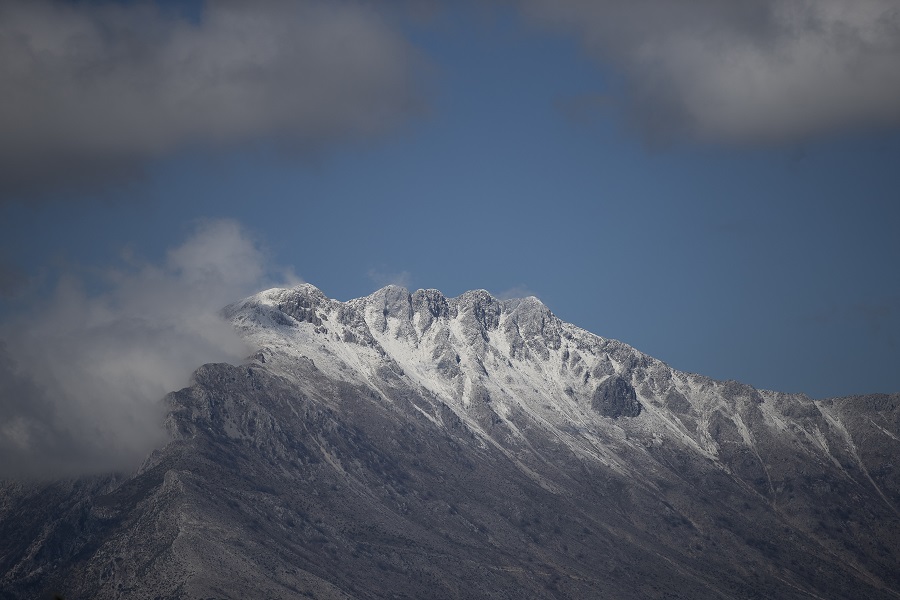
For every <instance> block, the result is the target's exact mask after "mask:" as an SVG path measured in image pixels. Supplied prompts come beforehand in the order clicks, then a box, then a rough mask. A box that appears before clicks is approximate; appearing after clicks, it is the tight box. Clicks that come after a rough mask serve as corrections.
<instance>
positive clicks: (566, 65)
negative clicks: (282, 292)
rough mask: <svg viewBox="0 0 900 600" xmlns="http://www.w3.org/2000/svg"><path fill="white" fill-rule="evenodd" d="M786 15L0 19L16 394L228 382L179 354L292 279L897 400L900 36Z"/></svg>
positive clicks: (7, 291) (865, 11) (195, 350)
mask: <svg viewBox="0 0 900 600" xmlns="http://www.w3.org/2000/svg"><path fill="white" fill-rule="evenodd" d="M788 4H790V2H789V0H752V1H750V2H747V3H745V4H742V5H741V7H737V6H735V7H732V8H723V7H722V6H721V5H720V4H717V3H713V2H707V1H705V0H689V1H686V2H684V3H683V4H681V8H680V9H679V10H678V11H676V12H672V11H673V9H672V7H671V6H670V5H669V4H667V3H665V2H662V0H660V1H655V0H641V1H640V2H632V3H628V2H624V1H620V0H606V1H604V2H596V3H587V2H582V1H579V0H562V1H559V2H550V1H549V0H522V1H517V2H497V3H496V4H494V3H477V4H475V3H471V4H470V3H454V4H452V5H450V4H449V3H442V2H438V1H434V2H410V3H390V4H388V3H378V2H368V3H355V2H346V3H340V5H338V3H322V2H316V1H312V0H304V1H302V2H298V3H295V4H290V5H289V4H285V3H278V2H272V3H260V4H258V5H257V4H254V6H255V8H253V9H250V8H246V7H241V6H240V4H239V3H230V2H222V3H220V4H219V5H218V8H212V7H209V6H206V5H205V4H203V3H202V2H192V3H186V4H184V5H182V4H180V3H177V2H167V3H161V4H157V5H154V4H146V3H145V4H141V3H129V2H125V3H117V4H110V3H91V2H80V3H64V2H32V3H25V2H9V3H6V4H5V5H4V6H3V7H2V8H0V23H5V25H0V56H6V57H7V58H6V59H0V63H2V64H0V77H2V78H4V79H6V81H7V83H6V84H0V90H3V91H0V99H3V98H4V95H5V96H6V98H5V100H6V101H5V102H0V112H2V113H3V114H2V115H0V132H3V134H2V135H0V138H3V139H5V141H3V142H2V148H0V158H2V159H3V162H4V164H5V166H3V167H2V168H0V196H2V197H0V293H2V297H0V309H2V317H3V324H2V327H0V331H2V333H3V336H4V339H3V341H4V346H5V348H6V350H5V352H6V355H7V356H6V360H7V362H8V363H9V364H14V365H17V367H16V368H13V369H12V370H11V371H10V370H9V369H6V370H4V372H5V373H6V372H18V373H19V374H20V375H21V374H22V373H25V374H26V379H29V381H30V383H28V385H29V386H32V387H33V385H32V384H35V382H37V384H36V385H38V386H39V387H40V386H42V385H43V386H45V387H47V388H48V389H54V388H53V386H54V385H57V386H59V388H60V389H62V388H63V387H70V386H68V383H67V382H70V381H71V380H72V379H73V378H77V377H78V376H79V375H78V374H79V373H81V371H79V369H81V368H85V369H90V368H97V367H96V364H101V363H102V364H105V363H104V362H103V361H105V360H108V357H110V356H117V357H121V356H132V352H133V351H135V347H134V346H133V344H138V345H142V344H143V346H141V347H142V348H144V349H146V350H147V352H151V353H152V350H153V349H154V348H159V349H164V350H160V352H165V353H167V354H172V355H173V356H176V355H177V356H178V358H179V360H180V361H181V362H182V363H184V364H182V365H180V366H179V368H177V369H175V368H174V367H172V365H171V364H169V363H165V362H160V363H159V366H158V368H156V367H154V368H153V369H150V370H147V369H146V368H145V363H146V362H147V360H146V357H145V354H141V355H140V356H142V357H144V358H135V359H134V360H135V361H138V360H140V361H143V362H142V366H140V367H138V366H133V365H132V366H133V369H134V378H135V380H140V381H144V380H148V379H149V378H154V379H155V380H160V381H164V382H165V384H166V385H167V386H169V387H177V386H178V385H180V384H181V385H183V383H179V382H180V381H181V380H182V379H184V378H185V377H186V373H189V370H190V368H195V367H196V366H199V364H202V362H205V361H208V360H218V359H236V358H237V356H231V355H230V354H229V353H228V352H224V351H223V352H224V354H223V352H220V351H219V350H221V348H222V347H225V346H227V345H228V344H229V343H230V342H228V341H222V338H219V337H217V335H218V334H215V335H213V334H211V333H210V332H209V331H207V330H202V331H201V330H199V329H198V330H197V332H196V333H197V335H196V336H195V337H194V338H189V337H185V336H181V335H179V337H178V338H177V340H174V341H173V339H170V338H167V337H165V335H163V333H160V332H161V331H163V330H167V331H168V330H171V331H176V330H177V331H185V330H190V331H194V330H193V329H192V327H193V326H192V325H189V323H193V322H199V321H200V320H202V319H203V318H204V315H205V314H206V312H209V311H210V310H212V307H213V306H214V305H224V304H225V303H227V302H230V301H232V300H236V299H238V298H239V297H240V296H241V295H242V294H249V293H251V292H253V291H255V290H256V289H258V288H260V287H261V286H265V285H274V284H278V283H289V282H292V281H297V280H298V279H302V280H304V281H308V282H310V283H312V284H314V285H316V286H318V287H320V288H321V289H322V290H323V291H324V292H325V293H326V294H327V295H329V296H331V297H335V298H338V299H342V300H345V299H349V298H352V297H357V296H362V295H366V294H368V293H371V292H372V291H373V290H375V289H376V288H378V287H380V286H382V285H385V284H387V283H400V284H403V285H405V286H407V287H409V288H411V289H414V288H420V287H423V288H438V289H440V290H442V291H443V292H444V293H445V294H447V295H451V296H452V295H458V294H460V293H462V292H464V291H466V290H469V289H474V288H486V289H488V290H490V291H491V292H493V293H495V294H497V295H501V296H508V295H527V294H534V295H537V296H538V297H540V298H541V299H542V300H543V301H544V302H545V303H546V304H547V305H548V306H549V307H550V308H551V310H553V311H554V312H555V313H556V314H557V315H558V316H560V317H561V318H563V319H565V320H567V321H570V322H572V323H575V324H577V325H579V326H581V327H583V328H585V329H588V330H590V331H592V332H594V333H597V334H599V335H601V336H605V337H612V338H616V339H620V340H623V341H625V342H627V343H629V344H631V345H633V346H635V347H636V348H638V349H639V350H641V351H644V352H646V353H648V354H650V355H652V356H654V357H657V358H659V359H661V360H664V361H666V362H667V363H669V364H670V365H672V366H673V367H676V368H678V369H682V370H686V371H692V372H698V373H702V374H705V375H709V376H712V377H715V378H719V379H736V380H739V381H742V382H746V383H750V384H752V385H754V386H757V387H760V388H766V389H776V390H782V391H789V392H805V393H808V394H809V395H811V396H813V397H830V396H839V395H846V394H854V393H869V392H898V391H900V369H898V368H897V365H898V364H900V278H898V277H897V275H896V272H897V266H898V262H900V236H898V235H897V224H898V222H900V208H898V207H900V202H898V200H900V168H898V167H900V127H898V126H900V34H898V32H900V16H898V14H897V11H896V5H895V4H894V3H893V2H892V1H890V0H863V1H861V2H859V3H854V5H853V7H847V6H845V5H844V3H839V2H832V1H831V0H824V1H822V2H819V3H814V2H799V1H798V2H794V3H793V4H790V6H793V7H794V8H795V9H796V10H795V11H794V12H790V11H787V12H786V8H785V7H786V6H788ZM154 6H156V7H157V8H154ZM160 7H161V8H160ZM335 7H337V8H335ZM892 7H893V10H892ZM182 8H184V14H186V15H187V16H186V17H184V16H179V15H180V14H181V13H180V12H179V11H180V10H181V9H182ZM140 11H145V12H140ZM798 15H799V16H798ZM98 32H105V33H98ZM110 32H112V33H110ZM11 33H13V34H17V35H18V37H16V36H15V35H11ZM23 34H24V35H23ZM4 36H5V37H4ZM22 39H27V40H30V41H28V42H22V41H21V40H22ZM17 40H18V41H17ZM28 44H31V45H30V46H28ZM26 46H28V48H30V50H28V51H27V52H26V50H27V48H26ZM23 48H24V49H23ZM35 48H37V49H38V50H35ZM698 48H699V50H698ZM172 56H175V57H176V58H177V60H176V59H173V58H172ZM248 57H249V58H248ZM29 61H31V62H29ZM248 65H250V66H251V67H252V69H251V68H249V67H248ZM223 257H225V258H228V257H233V260H232V258H228V260H225V258H223ZM239 267H240V268H243V269H245V272H244V274H245V275H246V276H244V274H242V275H235V273H234V271H235V269H237V268H239ZM198 274H199V275H198ZM210 277H212V278H213V279H210ZM160 290H162V291H160ZM151 292H152V293H151ZM149 297H153V298H155V300H154V301H155V302H156V305H154V306H150V305H149V304H148V303H146V302H144V301H143V300H141V298H143V299H144V300H146V299H147V298H149ZM182 309H183V310H182ZM79 311H81V312H79ZM179 311H181V313H180V314H177V313H179ZM204 311H205V312H204ZM142 316H145V317H146V320H155V322H156V323H162V324H163V325H165V327H162V326H154V327H153V332H152V335H151V334H150V333H147V334H146V335H144V336H141V335H129V336H125V335H118V333H117V332H119V331H123V330H124V329H122V328H123V327H124V325H123V323H129V324H130V325H129V326H128V327H129V329H128V331H130V332H133V331H134V329H133V327H134V323H136V322H138V321H141V319H142ZM148 327H149V326H148ZM148 331H149V330H148ZM59 332H64V334H65V335H64V336H63V333H59ZM98 332H100V333H102V335H100V334H99V333H98ZM147 340H155V341H154V342H152V343H151V342H148V341H147ZM129 344H132V345H129ZM154 344H158V346H154ZM173 344H181V345H183V347H184V353H183V354H179V353H177V352H173V351H172V345H173ZM61 349H63V350H65V352H63V350H61ZM54 352H55V353H56V354H54ZM79 353H83V354H84V355H85V356H88V355H89V356H96V357H99V358H97V359H96V360H95V361H93V362H92V363H91V364H93V365H94V366H93V367H90V366H85V364H86V363H77V361H75V362H73V363H72V364H71V365H69V364H65V365H64V366H65V368H63V367H53V368H51V369H50V370H49V371H48V372H42V371H41V369H44V368H46V367H45V366H41V367H37V366H34V365H36V364H39V363H41V362H42V358H47V359H48V360H49V358H53V359H54V360H56V361H58V362H60V363H66V361H67V359H66V356H71V355H73V354H79ZM134 356H138V355H137V354H134ZM104 357H106V358H104ZM26 359H27V360H26ZM154 360H155V359H154ZM29 361H30V362H29ZM150 362H151V363H153V360H150ZM26 363H27V364H26ZM193 363H196V364H193ZM153 364H156V363H153ZM28 365H32V366H28ZM122 368H124V367H122ZM129 368H131V367H129ZM173 370H174V371H177V375H176V376H172V377H169V372H170V371H173ZM129 373H131V371H129ZM161 373H163V374H164V375H161ZM82 375H83V373H82ZM17 377H18V376H17ZM7 379H8V380H7V381H6V382H5V383H4V382H0V392H4V393H6V394H12V393H13V391H14V390H21V389H24V388H23V387H22V386H25V385H26V384H25V383H22V381H20V380H19V379H15V381H13V379H14V378H12V377H8V378H7ZM10 382H12V383H10ZM52 382H56V383H52ZM116 385H118V384H116ZM3 386H5V387H3ZM28 389H31V388H28ZM116 389H119V388H116V387H115V386H113V387H110V388H109V389H108V390H107V391H108V392H109V390H113V391H114V390H116ZM148 389H149V390H150V391H149V392H147V394H149V395H150V396H152V395H154V394H157V393H158V392H159V391H160V389H161V388H160V389H157V388H155V387H152V386H150V387H148ZM11 390H13V391H11ZM73 393H74V392H73ZM102 393H103V392H97V391H96V390H85V391H84V394H93V395H95V396H96V395H97V394H100V395H102ZM109 393H112V392H109ZM80 401H83V399H81V400H79V399H77V398H76V399H75V400H73V402H80ZM143 401H144V400H140V399H139V400H135V402H143ZM7 404H8V403H7ZM47 404H48V406H49V405H53V402H52V401H48V402H47ZM6 408H9V407H6ZM15 410H18V411H19V412H20V413H21V412H22V410H23V409H21V407H19V408H18V409H15ZM48 410H49V409H48ZM98 410H99V409H98ZM103 410H108V406H107V407H106V408H104V409H103ZM14 412H15V411H14ZM22 414H24V413H22ZM35 435H37V434H35Z"/></svg>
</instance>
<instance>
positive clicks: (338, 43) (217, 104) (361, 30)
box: [0, 0, 420, 199]
mask: <svg viewBox="0 0 900 600" xmlns="http://www.w3.org/2000/svg"><path fill="white" fill-rule="evenodd" d="M417 62H418V58H417V56H416V53H415V52H414V50H413V49H412V47H411V45H409V44H408V43H407V42H406V41H405V40H404V39H403V38H402V37H401V36H400V35H398V34H397V33H396V32H394V31H393V30H392V29H391V28H390V27H389V26H388V24H387V22H386V21H385V20H384V19H383V18H381V17H380V16H379V15H378V14H377V13H376V12H375V11H374V10H373V9H372V7H370V6H368V5H367V4H366V3H363V2H353V1H348V2H330V1H325V0H297V1H295V2H287V1H278V0H264V1H261V2H252V3H250V2H239V1H236V0H221V1H217V2H208V3H206V4H204V5H203V11H202V15H201V17H200V20H199V22H198V23H193V22H191V21H189V20H187V19H186V18H184V17H180V16H178V15H175V14H172V13H167V12H165V11H164V10H162V9H160V8H159V7H158V6H157V5H155V4H154V3H112V2H110V3H92V2H79V3H72V2H62V1H58V0H27V1H26V0H10V1H7V2H2V3H0V199H2V198H3V197H11V196H16V195H21V194H27V193H29V192H32V193H33V192H35V191H45V190H46V189H47V187H48V186H50V185H51V184H53V183H54V182H55V183H56V184H57V185H56V188H54V189H58V188H59V187H63V186H71V185H72V184H74V183H93V182H96V181H107V180H109V179H110V178H111V177H114V176H116V175H122V174H123V173H131V172H133V171H134V170H135V169H139V168H140V166H141V165H142V164H143V163H144V162H145V161H147V160H150V159H153V158H156V157H159V156H162V155H165V154H167V153H170V152H172V151H174V150H177V149H178V148H181V147H184V146H186V145H189V144H190V145H194V146H196V145H200V146H210V147H229V146H233V145H237V144H244V143H248V142H258V141H260V140H265V139H275V140H277V141H278V142H279V143H281V144H283V145H285V146H287V147H291V148H295V149H297V150H300V151H303V152H307V151H315V150H316V149H319V148H321V147H322V146H323V144H328V143H330V142H333V141H335V140H341V139H344V138H347V137H351V138H353V137H361V136H369V135H374V134H379V133H382V132H384V131H385V130H387V129H390V128H391V127H393V126H394V125H396V124H397V123H398V122H399V121H401V120H403V119H404V118H405V117H407V116H408V115H409V114H410V112H412V111H414V110H416V109H417V106H418V104H419V102H420V98H419V97H418V94H417V92H416V90H415V87H416V86H415V83H414V79H415V71H416V64H417ZM48 171H52V172H53V177H48V176H47V172H48ZM63 184H64V185H63Z"/></svg>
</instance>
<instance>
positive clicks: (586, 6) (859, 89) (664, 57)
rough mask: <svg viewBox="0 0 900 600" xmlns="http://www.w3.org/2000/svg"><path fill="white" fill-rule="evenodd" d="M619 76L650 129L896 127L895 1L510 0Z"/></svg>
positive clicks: (639, 121)
mask: <svg viewBox="0 0 900 600" xmlns="http://www.w3.org/2000/svg"><path fill="white" fill-rule="evenodd" d="M519 5H520V6H521V7H522V10H523V11H524V13H525V14H526V15H528V16H529V17H530V18H531V19H533V20H534V21H536V22H538V23H541V24H543V25H546V26H548V27H554V28H559V29H562V30H563V31H567V32H575V33H576V34H577V35H579V36H580V39H581V41H582V43H583V45H584V47H585V48H586V49H587V51H588V52H590V53H591V54H592V56H594V57H595V58H596V59H598V60H599V61H601V62H603V63H605V64H609V65H612V66H613V67H614V68H615V69H616V70H617V71H618V72H619V73H621V75H622V77H623V79H624V87H625V97H624V98H623V99H622V100H623V101H624V106H623V108H624V109H625V110H626V112H627V113H628V114H629V115H630V117H631V118H632V119H633V121H634V123H635V124H636V125H637V126H638V127H639V128H640V129H641V130H643V132H644V133H645V134H646V135H648V136H649V137H650V138H652V139H655V140H667V139H672V138H683V137H687V138H690V139H696V140H700V141H707V142H716V143H740V144H744V143H782V142H795V141H798V140H801V141H802V140H805V139H809V138H813V137H816V136H819V135H823V134H824V135H827V134H830V133H833V132H839V131H845V130H852V129H857V128H875V127H884V126H888V127H896V126H898V125H900V4H898V3H897V2H896V0H854V1H852V2H846V1H845V0H742V1H741V2H722V1H721V0H683V1H681V2H669V1H668V0H519Z"/></svg>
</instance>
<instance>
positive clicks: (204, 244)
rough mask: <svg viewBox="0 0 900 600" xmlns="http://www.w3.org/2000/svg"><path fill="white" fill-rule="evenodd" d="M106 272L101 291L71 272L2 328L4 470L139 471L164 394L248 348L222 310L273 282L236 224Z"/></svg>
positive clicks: (0, 439)
mask: <svg viewBox="0 0 900 600" xmlns="http://www.w3.org/2000/svg"><path fill="white" fill-rule="evenodd" d="M103 274H104V285H103V286H102V289H101V290H99V291H97V290H95V289H92V286H91V285H90V284H89V283H88V282H86V281H85V280H84V279H83V278H80V277H78V276H76V275H73V274H69V275H67V276H65V277H63V278H62V279H61V280H60V282H59V285H58V286H57V288H56V290H55V291H54V293H53V294H52V295H51V296H50V297H49V298H46V299H44V300H42V301H36V302H35V304H34V305H33V308H32V309H31V310H29V311H28V312H27V314H23V315H19V316H18V317H17V318H16V319H15V320H14V321H11V322H7V323H5V324H3V326H2V328H0V334H2V338H0V339H2V344H0V424H2V425H0V475H22V474H30V475H73V474H83V473H90V472H99V471H104V470H110V469H128V468H133V467H135V466H136V465H137V464H138V463H139V462H140V460H141V459H143V458H144V456H145V455H146V454H147V452H148V451H149V450H150V449H152V448H153V447H156V446H157V445H159V444H160V443H162V442H163V441H164V434H163V428H162V420H163V416H164V415H163V412H162V410H163V407H162V403H161V402H160V400H161V399H162V397H163V396H164V395H165V394H166V393H167V392H169V391H172V390H176V389H179V388H181V387H183V386H185V385H187V384H188V382H189V378H190V374H191V373H192V372H193V370H194V369H196V368H197V367H198V366H200V365H201V364H204V363H207V362H216V361H230V362H234V361H239V360H241V359H242V358H243V357H244V356H245V355H246V354H247V352H248V349H247V348H245V347H244V345H243V343H242V342H241V340H240V339H239V338H238V337H237V335H236V334H235V333H234V332H233V331H232V329H231V327H230V326H229V325H228V324H227V323H226V322H224V321H223V320H221V319H220V318H219V317H218V314H217V313H218V311H219V310H220V309H221V308H222V307H223V306H224V305H225V304H227V303H229V302H232V301H235V300H237V299H240V298H242V297H244V296H246V295H248V294H250V293H252V292H255V291H257V290H258V289H260V288H262V287H266V286H267V285H270V284H272V283H273V282H271V281H267V277H266V276H267V271H266V256H265V254H264V252H263V251H262V250H261V249H260V248H259V246H258V244H257V243H255V242H254V241H253V239H252V238H251V237H250V236H248V234H247V233H246V232H245V231H244V230H243V229H242V228H241V227H240V226H239V225H238V224H237V223H235V222H233V221H228V220H218V221H209V222H205V223H202V224H200V225H199V226H198V227H197V228H196V230H195V231H194V233H193V234H192V235H191V237H190V238H189V239H188V240H187V241H186V242H185V243H184V244H182V245H180V246H178V247H176V248H173V249H172V250H171V251H169V253H168V255H167V258H166V260H165V262H164V263H163V264H161V265H154V264H146V263H144V264H136V265H135V264H132V265H131V266H128V267H124V268H122V267H120V268H116V269H107V270H106V271H104V273H103ZM93 287H96V286H93Z"/></svg>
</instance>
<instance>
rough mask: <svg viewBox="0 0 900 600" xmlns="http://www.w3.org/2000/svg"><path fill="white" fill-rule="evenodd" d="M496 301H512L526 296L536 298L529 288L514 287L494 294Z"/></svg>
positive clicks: (523, 286)
mask: <svg viewBox="0 0 900 600" xmlns="http://www.w3.org/2000/svg"><path fill="white" fill-rule="evenodd" d="M494 296H495V297H496V298H497V299H498V300H512V299H513V298H527V297H528V296H537V294H536V293H534V292H533V291H532V290H531V288H529V287H528V286H526V285H516V286H513V287H511V288H509V289H508V290H503V291H502V292H500V293H497V294H494Z"/></svg>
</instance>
